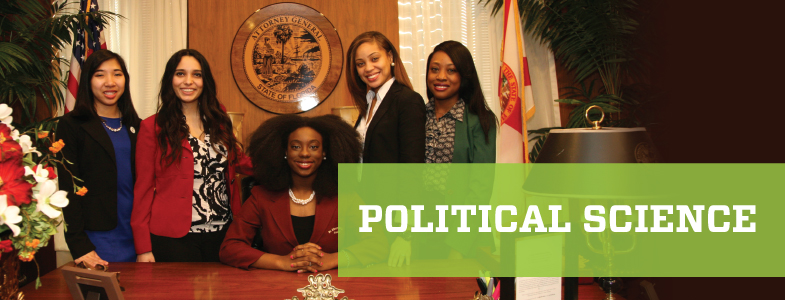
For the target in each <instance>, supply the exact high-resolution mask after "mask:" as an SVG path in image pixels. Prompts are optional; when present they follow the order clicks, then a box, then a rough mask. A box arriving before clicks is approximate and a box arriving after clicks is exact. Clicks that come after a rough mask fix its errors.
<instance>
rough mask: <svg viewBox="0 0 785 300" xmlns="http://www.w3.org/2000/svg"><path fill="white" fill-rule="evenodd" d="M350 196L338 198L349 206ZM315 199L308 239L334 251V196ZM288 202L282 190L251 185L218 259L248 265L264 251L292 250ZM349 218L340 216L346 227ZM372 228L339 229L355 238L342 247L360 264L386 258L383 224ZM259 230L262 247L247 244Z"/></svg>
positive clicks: (351, 225)
mask: <svg viewBox="0 0 785 300" xmlns="http://www.w3.org/2000/svg"><path fill="white" fill-rule="evenodd" d="M352 200H353V199H350V198H344V199H342V200H341V201H347V205H349V206H350V207H351V204H349V203H355V201H352ZM316 201H318V202H317V203H316V220H314V226H313V233H312V234H311V239H310V240H309V242H311V243H314V244H317V245H319V246H321V247H322V251H324V252H325V253H335V252H338V233H339V230H338V197H336V196H333V197H320V198H318V199H316ZM289 203H290V200H289V195H288V194H287V192H286V191H281V192H271V191H268V190H265V189H264V188H263V187H261V186H257V187H254V188H253V190H252V191H251V196H250V197H249V198H248V200H246V201H245V204H243V210H242V211H240V213H238V214H237V215H235V219H234V221H233V222H232V225H230V226H229V230H228V231H227V232H226V238H224V242H223V244H221V252H220V259H221V262H223V263H225V264H227V265H230V266H234V267H238V268H243V269H248V268H250V267H251V265H252V264H253V263H254V262H256V261H257V260H259V258H260V257H261V256H262V255H264V254H265V253H272V254H276V255H287V254H289V253H290V252H292V249H293V248H294V247H295V246H297V245H299V243H298V242H297V237H296V236H295V234H294V227H293V226H292V214H291V209H290V208H289V206H290V204H289ZM358 204H359V203H358ZM357 215H359V214H357ZM351 220H354V218H347V220H344V221H345V222H347V227H346V228H358V227H359V222H352V221H351ZM355 221H356V220H355ZM375 227H377V226H375ZM375 229H376V230H374V232H372V233H353V232H351V230H346V231H345V232H342V233H341V234H344V235H348V236H345V238H347V239H346V240H345V241H356V243H354V244H352V245H348V246H347V247H346V248H345V249H344V250H346V251H348V252H350V253H352V255H354V256H355V258H356V259H357V260H359V261H360V263H361V264H363V265H367V264H371V263H376V262H380V261H383V260H384V259H386V258H387V253H388V249H389V246H388V244H387V239H386V238H385V237H384V234H383V233H382V230H383V228H379V227H377V228H375ZM260 230H261V233H262V243H263V246H262V248H263V249H264V251H260V250H257V249H254V248H252V247H251V242H252V241H253V239H254V236H255V235H256V233H257V232H259V231H260Z"/></svg>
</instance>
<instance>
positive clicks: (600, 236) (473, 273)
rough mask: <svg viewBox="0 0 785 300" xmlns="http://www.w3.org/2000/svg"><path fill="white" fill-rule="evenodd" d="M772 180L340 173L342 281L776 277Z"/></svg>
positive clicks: (543, 172) (683, 171) (747, 173)
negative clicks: (483, 277) (481, 276)
mask: <svg viewBox="0 0 785 300" xmlns="http://www.w3.org/2000/svg"><path fill="white" fill-rule="evenodd" d="M782 174H785V165H782V164H526V165H524V164H341V165H340V168H339V228H340V232H341V233H342V234H341V235H340V238H339V252H340V255H339V266H341V267H339V269H338V274H339V276H349V277H477V276H479V274H486V272H490V274H491V276H500V277H611V276H614V277H666V276H668V277H670V276H673V277H759V276H760V277H779V276H785V256H783V255H781V252H782V249H783V246H784V245H783V244H785V243H783V241H782V240H783V239H782V238H781V237H782V236H783V233H782V230H783V229H785V223H783V222H782V221H781V219H782V217H781V216H780V213H782V212H785V193H783V191H782V188H781V186H782V183H781V181H782V179H783V175H782ZM346 265H348V266H346Z"/></svg>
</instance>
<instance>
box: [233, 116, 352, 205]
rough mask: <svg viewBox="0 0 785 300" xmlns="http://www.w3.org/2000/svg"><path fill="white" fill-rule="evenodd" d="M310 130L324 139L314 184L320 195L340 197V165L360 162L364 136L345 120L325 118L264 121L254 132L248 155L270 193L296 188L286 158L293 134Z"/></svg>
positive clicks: (278, 117)
mask: <svg viewBox="0 0 785 300" xmlns="http://www.w3.org/2000/svg"><path fill="white" fill-rule="evenodd" d="M303 127H310V128H313V130H316V132H318V133H319V134H320V135H321V136H322V149H324V152H325V154H326V156H327V159H326V160H323V161H322V164H321V165H320V166H319V169H318V171H317V173H316V179H314V182H313V190H314V192H316V195H317V196H334V195H337V194H338V164H339V163H357V162H359V161H360V152H361V151H362V145H361V144H360V136H359V135H358V134H357V131H356V130H354V129H353V128H352V126H350V125H349V124H347V123H346V122H344V121H343V120H342V119H341V118H339V117H338V116H334V115H324V116H319V117H314V118H308V117H303V116H299V115H293V114H292V115H280V116H277V117H274V118H271V119H269V120H267V121H266V122H264V123H263V124H262V125H261V126H259V128H257V129H256V131H254V133H253V135H252V136H251V141H250V143H249V144H248V148H247V149H248V156H250V157H251V161H252V162H253V167H254V178H256V180H257V181H258V182H259V184H260V185H262V186H264V187H265V188H266V189H267V190H270V191H282V190H285V189H287V188H289V187H290V186H291V185H292V170H291V168H290V167H289V164H288V163H287V161H286V160H285V159H284V155H285V154H286V148H287V144H288V143H289V135H290V134H291V133H292V132H294V131H295V130H297V129H299V128H303Z"/></svg>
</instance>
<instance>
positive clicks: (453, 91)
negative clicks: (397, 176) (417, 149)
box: [425, 41, 498, 163]
mask: <svg viewBox="0 0 785 300" xmlns="http://www.w3.org/2000/svg"><path fill="white" fill-rule="evenodd" d="M427 66H428V72H427V77H426V85H427V86H428V99H429V101H428V104H427V105H426V123H425V162H426V163H450V162H452V163H495V162H496V124H497V123H498V120H497V119H496V115H494V114H493V112H492V111H491V109H490V108H489V107H488V104H487V103H486V102H485V96H483V94H482V88H481V87H480V79H479V78H478V76H477V70H476V68H475V67H474V60H473V59H472V55H471V53H470V52H469V49H467V48H466V46H464V45H463V44H461V43H459V42H456V41H446V42H443V43H441V44H439V45H438V46H436V48H434V49H433V53H431V55H429V56H428V64H427Z"/></svg>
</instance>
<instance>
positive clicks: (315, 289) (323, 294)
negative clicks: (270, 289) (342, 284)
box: [286, 274, 349, 300]
mask: <svg viewBox="0 0 785 300" xmlns="http://www.w3.org/2000/svg"><path fill="white" fill-rule="evenodd" d="M332 280H333V277H332V276H331V275H330V274H319V275H316V276H314V275H309V276H308V283H309V284H308V285H307V286H305V287H301V288H299V289H297V291H298V292H300V293H302V294H303V297H304V298H303V300H335V299H336V297H338V294H343V293H346V291H344V290H342V289H339V288H337V287H334V286H333V285H332ZM286 300H300V298H298V297H297V296H293V297H292V299H286ZM341 300H349V297H346V296H344V297H343V298H341Z"/></svg>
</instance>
